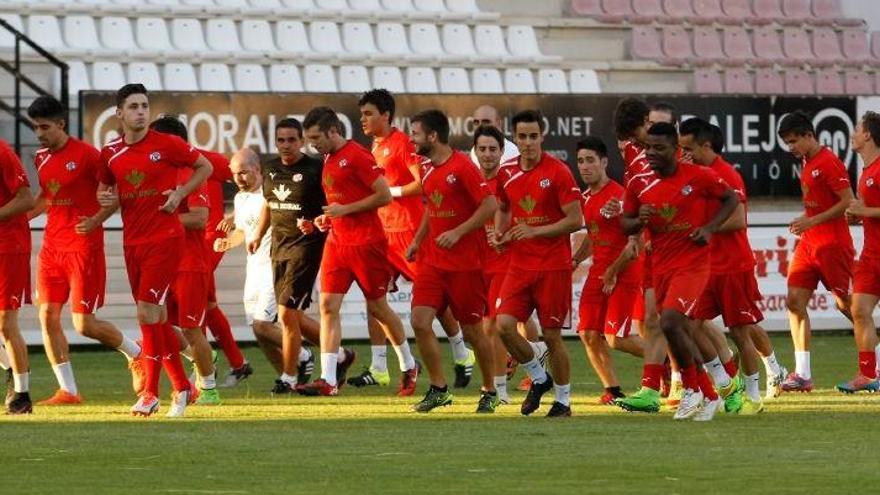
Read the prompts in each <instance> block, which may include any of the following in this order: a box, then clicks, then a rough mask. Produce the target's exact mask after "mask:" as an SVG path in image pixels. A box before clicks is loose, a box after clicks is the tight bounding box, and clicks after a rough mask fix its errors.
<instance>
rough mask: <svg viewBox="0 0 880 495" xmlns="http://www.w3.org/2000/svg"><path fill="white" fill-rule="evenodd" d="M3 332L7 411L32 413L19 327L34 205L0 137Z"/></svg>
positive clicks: (27, 288) (26, 294)
mask: <svg viewBox="0 0 880 495" xmlns="http://www.w3.org/2000/svg"><path fill="white" fill-rule="evenodd" d="M0 179H2V180H0V254H2V256H0V333H2V334H3V341H4V342H5V344H6V351H7V352H9V361H10V364H11V368H12V378H13V390H14V391H15V392H14V394H13V395H12V397H9V395H8V392H7V402H6V412H7V413H8V414H29V413H30V412H31V411H32V410H33V405H32V403H31V396H30V393H29V391H30V384H29V382H30V366H29V364H28V355H27V344H25V342H24V338H22V336H21V331H20V330H19V328H18V310H19V308H21V306H22V305H24V304H30V302H31V273H30V265H31V263H30V257H31V230H30V227H28V219H27V212H28V211H30V210H31V209H32V208H33V207H34V203H35V201H34V196H33V194H31V190H30V183H29V182H28V178H27V174H26V173H25V171H24V168H22V166H21V161H20V160H19V159H18V156H16V154H15V152H14V151H13V150H12V148H11V147H10V146H9V144H8V143H6V141H3V140H2V139H0Z"/></svg>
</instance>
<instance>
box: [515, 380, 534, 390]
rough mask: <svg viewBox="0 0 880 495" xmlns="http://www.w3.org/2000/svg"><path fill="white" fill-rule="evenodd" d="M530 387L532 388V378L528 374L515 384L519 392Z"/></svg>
mask: <svg viewBox="0 0 880 495" xmlns="http://www.w3.org/2000/svg"><path fill="white" fill-rule="evenodd" d="M530 388H532V379H531V378H530V377H528V376H527V377H525V378H523V379H522V380H520V382H519V385H517V386H516V389H517V390H519V391H520V392H528V391H529V389H530Z"/></svg>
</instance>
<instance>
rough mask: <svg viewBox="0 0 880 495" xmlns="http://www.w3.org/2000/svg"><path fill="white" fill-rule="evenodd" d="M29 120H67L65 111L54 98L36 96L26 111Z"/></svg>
mask: <svg viewBox="0 0 880 495" xmlns="http://www.w3.org/2000/svg"><path fill="white" fill-rule="evenodd" d="M27 114H28V117H30V118H31V119H48V120H56V121H57V120H64V121H66V120H67V109H66V108H64V105H62V104H61V102H60V101H58V100H57V99H56V98H55V97H54V96H49V95H44V96H38V97H37V98H36V99H35V100H34V101H32V102H31V104H30V106H29V107H28V109H27Z"/></svg>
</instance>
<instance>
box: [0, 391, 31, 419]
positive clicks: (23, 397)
mask: <svg viewBox="0 0 880 495" xmlns="http://www.w3.org/2000/svg"><path fill="white" fill-rule="evenodd" d="M13 395H14V396H13V398H12V401H10V402H9V405H8V406H6V414H30V413H32V412H33V410H34V405H33V404H32V403H31V396H30V394H28V393H27V392H21V393H17V392H16V393H15V394H13Z"/></svg>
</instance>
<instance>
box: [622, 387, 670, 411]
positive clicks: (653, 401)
mask: <svg viewBox="0 0 880 495" xmlns="http://www.w3.org/2000/svg"><path fill="white" fill-rule="evenodd" d="M614 403H615V404H616V405H617V407H619V408H621V409H623V410H624V411H629V412H644V413H655V412H659V411H660V392H659V391H657V390H654V389H653V388H650V387H642V388H640V389H639V391H638V392H636V393H634V394H632V395H630V396H629V397H621V398H620V399H616V400H615V401H614Z"/></svg>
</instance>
